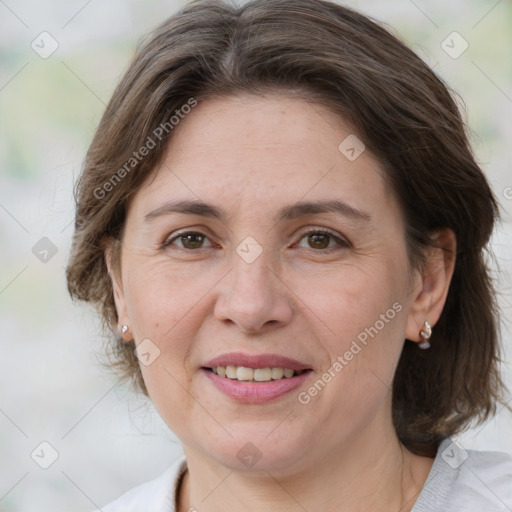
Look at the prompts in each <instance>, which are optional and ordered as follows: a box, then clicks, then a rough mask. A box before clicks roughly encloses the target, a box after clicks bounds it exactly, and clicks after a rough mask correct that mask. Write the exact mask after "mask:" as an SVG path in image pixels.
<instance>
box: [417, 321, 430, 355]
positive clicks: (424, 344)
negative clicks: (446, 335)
mask: <svg viewBox="0 0 512 512" xmlns="http://www.w3.org/2000/svg"><path fill="white" fill-rule="evenodd" d="M420 335H421V337H422V338H423V339H424V341H422V342H421V343H420V344H419V345H418V346H419V347H420V348H421V349H423V350H426V349H427V348H430V342H429V341H428V340H429V339H430V336H432V327H431V325H430V324H429V323H428V322H427V321H425V330H424V331H423V330H422V331H420Z"/></svg>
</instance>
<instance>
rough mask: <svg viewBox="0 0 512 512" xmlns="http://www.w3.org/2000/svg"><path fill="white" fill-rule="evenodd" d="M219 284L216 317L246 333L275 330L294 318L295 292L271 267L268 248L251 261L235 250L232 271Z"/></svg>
mask: <svg viewBox="0 0 512 512" xmlns="http://www.w3.org/2000/svg"><path fill="white" fill-rule="evenodd" d="M219 286H220V292H219V295H218V297H217V301H216V304H215V309H214V315H215V318H217V319H218V320H220V321H223V322H226V323H233V324H236V325H237V326H238V327H239V328H240V330H242V331H244V332H246V333H263V332H266V331H268V330H271V329H276V328H279V327H282V326H284V325H286V324H287V323H288V322H290V320H291V318H292V315H293V308H292V305H291V296H292V293H291V292H290V290H289V288H288V287H287V286H286V285H285V284H284V283H283V282H282V281H281V279H280V278H279V277H278V276H277V274H276V273H275V272H274V270H273V269H272V267H271V266H270V262H269V261H268V259H267V258H266V255H265V251H263V253H262V254H261V255H260V256H259V257H258V258H257V259H256V260H255V261H252V262H250V263H249V262H247V261H245V260H244V259H243V258H241V257H239V256H238V254H236V253H235V254H234V255H233V264H232V267H231V270H230V272H229V273H228V275H227V276H226V278H225V279H223V280H222V281H221V283H220V284H219Z"/></svg>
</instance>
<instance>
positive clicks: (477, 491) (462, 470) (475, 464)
mask: <svg viewBox="0 0 512 512" xmlns="http://www.w3.org/2000/svg"><path fill="white" fill-rule="evenodd" d="M434 510H435V511H437V510H450V511H454V512H456V511H461V512H462V511H464V512H507V511H510V510H512V455H511V454H508V453H502V452H489V451H477V450H465V449H464V448H462V447H461V446H460V445H459V444H457V443H456V442H454V441H453V440H451V439H445V440H444V441H443V442H442V444H441V446H440V447H439V450H438V453H437V456H436V459H435V461H434V465H433V466H432V470H431V472H430V474H429V477H428V479H427V481H426V482H425V485H424V487H423V490H422V492H421V493H420V496H419V498H418V501H417V503H416V505H415V507H414V508H413V511H414V512H430V511H434Z"/></svg>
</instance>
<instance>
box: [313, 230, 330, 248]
mask: <svg viewBox="0 0 512 512" xmlns="http://www.w3.org/2000/svg"><path fill="white" fill-rule="evenodd" d="M321 238H323V242H324V243H322V241H321V240H320V239H321ZM308 240H309V242H310V243H313V245H314V246H315V249H325V248H326V247H328V246H329V235H327V234H325V233H313V234H311V235H309V237H308ZM325 242H327V243H325Z"/></svg>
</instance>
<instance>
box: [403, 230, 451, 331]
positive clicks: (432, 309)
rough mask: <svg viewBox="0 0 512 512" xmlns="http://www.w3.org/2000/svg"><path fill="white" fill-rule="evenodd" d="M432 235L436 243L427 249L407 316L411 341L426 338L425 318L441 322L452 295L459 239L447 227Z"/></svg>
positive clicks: (430, 321)
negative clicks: (446, 304)
mask: <svg viewBox="0 0 512 512" xmlns="http://www.w3.org/2000/svg"><path fill="white" fill-rule="evenodd" d="M432 239H433V241H434V243H435V245H436V247H429V248H428V249H427V254H426V261H425V265H424V268H423V270H422V272H421V273H420V275H419V276H417V279H416V280H415V285H414V286H415V287H414V288H413V290H412V292H411V293H412V294H413V297H414V299H413V303H412V307H411V309H410V311H409V316H408V319H407V327H406V331H405V336H406V338H407V339H408V340H411V341H423V339H422V337H421V335H420V331H421V330H422V329H423V328H424V325H425V321H426V320H428V322H429V323H430V324H431V325H432V327H433V326H434V325H435V324H436V323H437V321H438V320H439V317H440V316H441V313H442V312H443V308H444V305H445V302H446V297H447V296H448V289H449V287H450V282H451V279H452V276H453V271H454V269H455V254H456V250H457V241H456V237H455V234H454V232H453V231H452V230H451V229H448V228H445V229H441V230H439V231H436V232H435V233H434V234H433V236H432Z"/></svg>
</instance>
